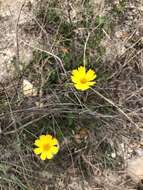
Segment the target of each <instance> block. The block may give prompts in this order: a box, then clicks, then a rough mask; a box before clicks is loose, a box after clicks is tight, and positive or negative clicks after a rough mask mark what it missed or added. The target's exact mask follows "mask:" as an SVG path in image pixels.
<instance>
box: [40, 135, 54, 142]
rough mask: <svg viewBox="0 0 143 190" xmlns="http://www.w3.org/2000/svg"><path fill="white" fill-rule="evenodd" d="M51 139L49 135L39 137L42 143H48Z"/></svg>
mask: <svg viewBox="0 0 143 190" xmlns="http://www.w3.org/2000/svg"><path fill="white" fill-rule="evenodd" d="M51 139H52V136H51V135H41V136H40V141H42V142H47V141H50V140H51Z"/></svg>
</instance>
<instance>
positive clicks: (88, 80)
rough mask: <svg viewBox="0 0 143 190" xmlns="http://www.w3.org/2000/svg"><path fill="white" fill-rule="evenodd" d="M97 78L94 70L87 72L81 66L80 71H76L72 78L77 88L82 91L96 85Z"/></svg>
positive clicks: (73, 72)
mask: <svg viewBox="0 0 143 190" xmlns="http://www.w3.org/2000/svg"><path fill="white" fill-rule="evenodd" d="M95 78H96V74H95V72H94V71H93V70H92V69H89V70H88V71H86V69H85V67H83V66H80V67H79V68H78V69H74V70H73V71H72V76H71V80H72V82H73V83H74V86H75V88H76V89H78V90H82V91H84V90H87V89H88V88H90V87H91V86H93V85H94V84H96V82H95V81H93V80H94V79H95Z"/></svg>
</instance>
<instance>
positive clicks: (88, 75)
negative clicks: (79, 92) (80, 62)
mask: <svg viewBox="0 0 143 190" xmlns="http://www.w3.org/2000/svg"><path fill="white" fill-rule="evenodd" d="M86 78H87V80H88V81H90V80H94V79H95V78H96V74H95V72H94V71H93V70H92V69H89V70H88V71H87V73H86Z"/></svg>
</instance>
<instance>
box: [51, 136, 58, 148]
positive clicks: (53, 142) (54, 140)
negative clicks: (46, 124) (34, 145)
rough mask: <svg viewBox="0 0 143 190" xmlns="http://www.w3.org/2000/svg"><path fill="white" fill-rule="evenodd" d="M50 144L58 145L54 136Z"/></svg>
mask: <svg viewBox="0 0 143 190" xmlns="http://www.w3.org/2000/svg"><path fill="white" fill-rule="evenodd" d="M51 144H52V145H53V146H54V145H58V144H59V143H58V140H57V139H56V138H53V139H52V142H51Z"/></svg>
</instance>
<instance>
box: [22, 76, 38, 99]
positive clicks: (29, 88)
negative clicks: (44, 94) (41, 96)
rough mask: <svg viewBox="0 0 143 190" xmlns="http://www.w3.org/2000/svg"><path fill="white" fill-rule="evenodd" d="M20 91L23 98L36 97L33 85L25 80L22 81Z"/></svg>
mask: <svg viewBox="0 0 143 190" xmlns="http://www.w3.org/2000/svg"><path fill="white" fill-rule="evenodd" d="M22 90H23V94H24V96H27V97H29V96H36V95H37V89H36V88H34V87H33V84H32V83H31V82H29V81H28V80H26V79H24V80H23V84H22Z"/></svg>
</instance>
